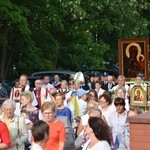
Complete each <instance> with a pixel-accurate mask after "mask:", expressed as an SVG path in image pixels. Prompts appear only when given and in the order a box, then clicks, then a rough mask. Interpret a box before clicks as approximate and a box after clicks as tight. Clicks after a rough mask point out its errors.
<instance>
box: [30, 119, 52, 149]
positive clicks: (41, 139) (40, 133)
mask: <svg viewBox="0 0 150 150" xmlns="http://www.w3.org/2000/svg"><path fill="white" fill-rule="evenodd" d="M32 135H33V138H34V142H32V145H31V150H45V144H46V142H47V141H48V140H49V126H48V124H47V123H46V122H44V121H42V120H39V121H37V122H36V123H34V124H33V126H32Z"/></svg>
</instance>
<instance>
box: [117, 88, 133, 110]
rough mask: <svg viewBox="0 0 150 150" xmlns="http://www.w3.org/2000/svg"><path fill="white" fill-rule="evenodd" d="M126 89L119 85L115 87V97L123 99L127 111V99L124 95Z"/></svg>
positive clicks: (128, 106)
mask: <svg viewBox="0 0 150 150" xmlns="http://www.w3.org/2000/svg"><path fill="white" fill-rule="evenodd" d="M126 92H127V91H126V89H125V87H124V86H119V87H118V88H117V89H116V93H115V94H116V97H120V98H123V99H124V100H125V108H126V110H127V111H129V108H130V105H129V99H128V98H127V97H126Z"/></svg>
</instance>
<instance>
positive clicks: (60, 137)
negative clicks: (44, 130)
mask: <svg viewBox="0 0 150 150" xmlns="http://www.w3.org/2000/svg"><path fill="white" fill-rule="evenodd" d="M56 110H57V108H56V104H55V103H54V102H52V101H51V102H48V101H47V102H45V103H44V104H43V105H42V107H41V112H42V115H43V120H44V121H45V122H47V124H48V125H49V127H50V134H49V140H48V142H47V143H46V147H45V148H46V149H47V150H63V149H64V145H65V141H66V134H65V127H64V124H63V123H62V122H60V121H58V120H57V118H56Z"/></svg>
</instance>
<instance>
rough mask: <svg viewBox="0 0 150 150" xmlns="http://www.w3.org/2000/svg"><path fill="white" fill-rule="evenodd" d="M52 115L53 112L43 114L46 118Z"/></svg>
mask: <svg viewBox="0 0 150 150" xmlns="http://www.w3.org/2000/svg"><path fill="white" fill-rule="evenodd" d="M52 114H53V112H44V113H43V115H45V116H46V115H52Z"/></svg>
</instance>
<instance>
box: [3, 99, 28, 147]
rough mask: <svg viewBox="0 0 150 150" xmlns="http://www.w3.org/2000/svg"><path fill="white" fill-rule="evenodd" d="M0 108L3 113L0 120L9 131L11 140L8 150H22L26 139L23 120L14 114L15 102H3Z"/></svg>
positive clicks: (8, 100)
mask: <svg viewBox="0 0 150 150" xmlns="http://www.w3.org/2000/svg"><path fill="white" fill-rule="evenodd" d="M2 108H3V112H4V113H3V115H1V116H0V120H1V121H3V122H5V123H6V125H7V127H8V130H9V134H10V139H11V144H10V149H9V150H23V149H24V143H25V142H26V141H27V137H28V133H27V128H26V124H25V120H24V118H22V117H19V116H16V115H15V114H14V111H15V102H14V101H13V100H11V99H7V100H5V101H4V102H3V104H2Z"/></svg>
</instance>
